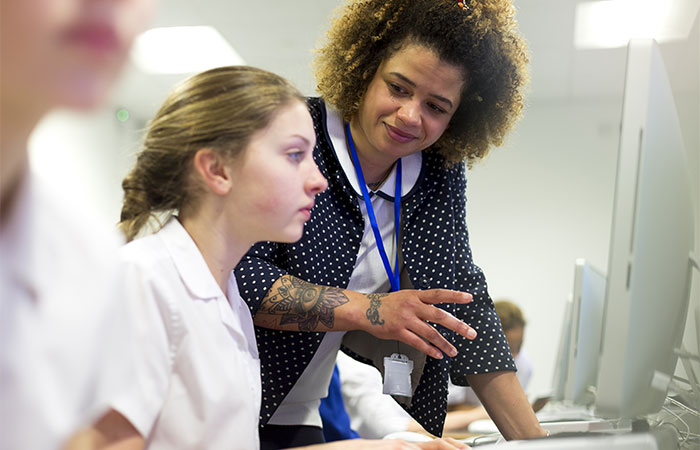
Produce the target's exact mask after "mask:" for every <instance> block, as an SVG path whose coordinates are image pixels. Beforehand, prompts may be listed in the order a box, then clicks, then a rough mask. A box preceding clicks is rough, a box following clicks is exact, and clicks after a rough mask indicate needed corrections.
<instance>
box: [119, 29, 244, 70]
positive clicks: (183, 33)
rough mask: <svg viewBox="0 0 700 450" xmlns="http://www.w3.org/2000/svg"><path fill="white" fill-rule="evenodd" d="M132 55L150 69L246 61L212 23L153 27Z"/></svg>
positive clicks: (204, 67) (203, 67) (206, 66)
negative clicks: (207, 24) (191, 25)
mask: <svg viewBox="0 0 700 450" xmlns="http://www.w3.org/2000/svg"><path fill="white" fill-rule="evenodd" d="M131 59H132V60H133V61H134V63H135V64H136V66H137V67H139V68H140V69H141V70H143V71H145V72H149V73H192V72H201V71H204V70H207V69H212V68H214V67H220V66H229V65H241V64H245V62H244V61H243V58H241V57H240V55H239V54H238V53H236V51H235V50H234V49H233V48H232V47H231V46H230V45H229V43H228V42H226V39H224V37H223V36H222V35H221V34H220V33H219V32H218V31H216V29H214V28H212V27H204V26H199V27H168V28H153V29H150V30H147V31H145V32H143V33H141V34H140V35H139V36H138V37H137V38H136V41H135V42H134V47H133V49H132V51H131Z"/></svg>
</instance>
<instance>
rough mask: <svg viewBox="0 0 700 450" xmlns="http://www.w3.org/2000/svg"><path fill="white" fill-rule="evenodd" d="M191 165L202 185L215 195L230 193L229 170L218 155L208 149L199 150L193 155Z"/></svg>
mask: <svg viewBox="0 0 700 450" xmlns="http://www.w3.org/2000/svg"><path fill="white" fill-rule="evenodd" d="M193 164H194V170H196V171H197V173H198V174H199V176H200V177H201V178H202V181H204V184H206V185H207V186H209V188H210V189H211V190H212V191H213V192H214V193H215V194H218V195H226V194H228V193H229V192H230V191H231V188H232V182H231V181H232V180H231V173H230V169H229V167H228V165H226V164H225V162H224V158H223V157H222V156H221V155H220V154H218V153H217V152H215V151H214V150H212V149H210V148H200V149H199V150H197V153H195V154H194V161H193Z"/></svg>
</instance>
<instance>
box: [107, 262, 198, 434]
mask: <svg viewBox="0 0 700 450" xmlns="http://www.w3.org/2000/svg"><path fill="white" fill-rule="evenodd" d="M121 269H122V277H123V280H124V282H123V286H124V290H125V298H124V302H125V303H126V304H127V307H128V310H129V313H128V315H129V317H130V322H131V328H132V337H133V339H132V341H131V344H132V346H133V348H134V350H133V351H132V352H131V355H130V358H129V359H127V360H125V361H124V364H128V365H130V366H131V367H130V374H129V388H128V390H127V391H126V392H125V393H124V395H122V396H120V397H119V398H117V399H116V400H115V401H114V402H112V405H111V406H112V408H113V409H115V410H117V411H119V412H120V413H121V414H122V415H124V417H126V418H127V419H129V421H130V422H131V423H132V424H133V425H134V427H136V429H137V430H138V431H139V432H140V433H141V435H142V436H144V437H146V436H148V435H149V434H150V432H151V429H152V428H153V425H154V423H155V421H156V419H157V418H158V415H159V414H160V412H161V409H162V408H163V404H164V402H165V399H166V395H167V391H168V386H169V384H170V380H171V374H172V372H173V365H174V362H175V358H176V356H177V353H178V351H179V349H180V347H181V344H182V341H183V339H184V335H185V331H184V327H183V322H182V316H181V311H180V309H179V308H178V307H177V304H176V302H175V301H174V299H175V298H178V297H177V296H176V295H174V294H173V292H172V290H173V286H172V285H171V284H170V283H168V282H167V281H165V280H164V279H162V278H161V279H159V277H158V276H157V269H155V268H144V267H140V266H139V265H137V264H135V263H132V262H128V261H127V262H123V263H122V267H121ZM151 269H154V270H151ZM180 296H181V294H180Z"/></svg>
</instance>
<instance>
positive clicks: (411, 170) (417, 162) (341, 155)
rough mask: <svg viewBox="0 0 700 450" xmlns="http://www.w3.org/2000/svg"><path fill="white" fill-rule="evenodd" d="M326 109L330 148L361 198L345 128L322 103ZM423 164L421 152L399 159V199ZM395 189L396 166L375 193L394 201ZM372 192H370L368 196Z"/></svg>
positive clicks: (337, 115) (416, 179)
mask: <svg viewBox="0 0 700 450" xmlns="http://www.w3.org/2000/svg"><path fill="white" fill-rule="evenodd" d="M324 106H325V108H326V118H327V119H326V128H327V130H328V137H330V140H331V147H332V148H333V151H334V152H335V156H336V158H337V159H338V162H339V163H340V167H341V168H342V169H343V173H344V174H345V178H346V179H347V180H348V182H349V183H350V186H352V189H353V191H355V194H357V195H358V196H360V197H362V190H361V189H360V183H359V182H358V181H357V174H356V173H355V167H354V166H353V164H352V159H351V158H350V154H349V153H348V146H347V141H346V140H345V127H344V124H343V120H342V118H341V116H340V114H339V113H338V111H336V110H334V109H333V108H331V107H330V106H328V105H327V104H325V103H324ZM422 164H423V152H417V153H413V154H412V155H408V156H404V157H403V158H401V171H402V174H401V198H405V197H406V196H407V195H408V194H409V193H410V192H411V190H412V189H413V187H414V186H415V185H416V182H417V181H418V178H419V176H420V171H421V166H422ZM395 188H396V166H394V168H393V169H391V173H390V174H389V176H388V177H387V179H386V181H385V182H384V184H383V185H382V187H380V188H379V190H378V191H376V193H377V195H379V196H380V197H382V198H384V199H386V200H390V201H394V191H395ZM371 195H372V192H371V191H370V196H371Z"/></svg>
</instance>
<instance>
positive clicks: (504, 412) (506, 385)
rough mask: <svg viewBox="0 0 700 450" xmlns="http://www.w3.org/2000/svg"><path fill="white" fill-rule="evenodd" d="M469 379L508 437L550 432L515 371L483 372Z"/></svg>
mask: <svg viewBox="0 0 700 450" xmlns="http://www.w3.org/2000/svg"><path fill="white" fill-rule="evenodd" d="M467 379H468V380H469V384H470V385H471V387H472V388H473V389H474V392H476V395H477V396H478V397H479V400H481V403H482V404H483V405H484V407H485V409H486V411H488V414H489V416H490V417H491V419H492V420H493V421H494V423H495V424H496V426H498V429H499V430H500V431H501V434H502V435H503V436H504V437H505V438H506V439H508V440H511V439H528V438H535V437H542V436H546V434H547V433H546V432H545V430H544V429H542V427H541V426H540V424H539V422H538V421H537V417H536V416H535V412H534V411H533V410H532V407H531V406H530V402H529V401H528V399H527V397H526V396H525V392H524V391H523V388H522V386H521V385H520V382H519V381H518V378H517V377H516V376H515V372H510V371H503V372H492V373H482V374H476V375H469V376H467Z"/></svg>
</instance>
